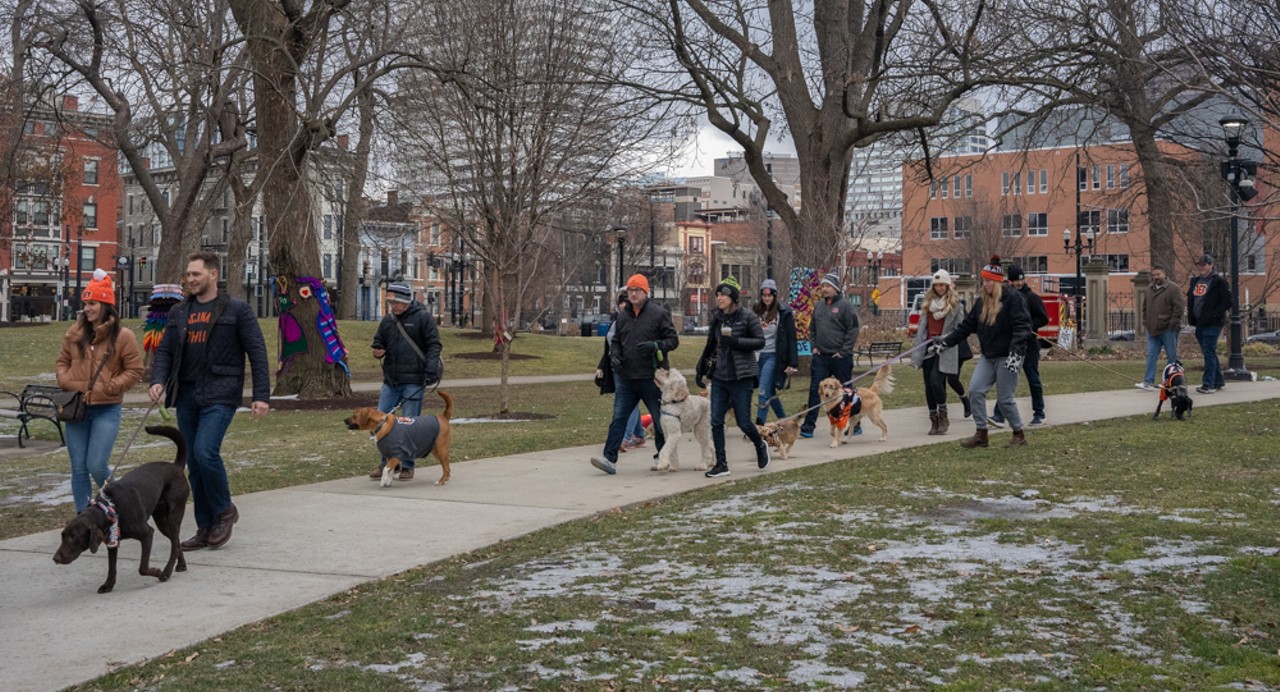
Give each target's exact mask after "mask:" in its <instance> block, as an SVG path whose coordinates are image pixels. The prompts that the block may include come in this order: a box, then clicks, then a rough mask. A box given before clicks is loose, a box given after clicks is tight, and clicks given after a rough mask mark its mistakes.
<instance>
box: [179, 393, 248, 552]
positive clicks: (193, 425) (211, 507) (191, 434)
mask: <svg viewBox="0 0 1280 692" xmlns="http://www.w3.org/2000/svg"><path fill="white" fill-rule="evenodd" d="M184 389H185V390H191V389H194V387H184V388H181V389H179V390H178V401H177V402H176V405H175V406H174V409H175V412H176V413H177V415H178V429H179V430H181V431H182V436H183V437H185V438H186V439H187V480H188V481H190V482H191V499H192V500H193V501H194V502H195V509H196V526H197V527H199V528H202V529H208V528H212V527H213V525H214V524H217V523H218V515H219V514H222V513H223V512H225V511H227V509H228V508H230V507H231V485H230V483H228V482H227V467H226V466H224V465H223V463H222V438H223V436H225V435H226V434H227V428H228V427H230V426H231V419H232V418H233V417H235V415H236V407H234V406H230V405H227V404H214V405H212V406H199V405H197V404H196V403H195V402H194V401H193V397H192V396H183V395H182V391H183V390H184Z"/></svg>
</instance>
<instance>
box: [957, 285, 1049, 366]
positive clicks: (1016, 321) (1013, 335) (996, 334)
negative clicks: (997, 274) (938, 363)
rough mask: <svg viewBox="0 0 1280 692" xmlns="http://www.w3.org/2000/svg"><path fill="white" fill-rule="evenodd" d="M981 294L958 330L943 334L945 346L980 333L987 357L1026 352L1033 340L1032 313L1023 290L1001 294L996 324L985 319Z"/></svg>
mask: <svg viewBox="0 0 1280 692" xmlns="http://www.w3.org/2000/svg"><path fill="white" fill-rule="evenodd" d="M984 300H985V298H983V297H979V298H978V299H977V300H975V301H973V307H972V308H971V309H970V310H969V314H968V315H965V318H964V321H963V322H961V323H960V324H959V325H958V326H956V328H955V329H952V330H951V331H950V332H947V334H946V336H944V337H942V345H943V346H946V347H947V348H950V347H952V346H955V345H956V344H958V343H960V341H961V340H963V339H967V338H969V335H970V334H973V333H975V332H977V334H978V346H979V347H980V348H981V351H982V355H983V357H985V358H986V359H987V360H998V359H1001V358H1005V357H1007V356H1008V355H1009V354H1010V353H1017V354H1018V355H1020V356H1021V355H1026V352H1027V344H1028V343H1029V341H1030V339H1031V334H1032V332H1031V313H1030V312H1028V311H1027V301H1026V300H1025V299H1024V298H1023V297H1022V294H1021V293H1018V292H1017V291H1012V290H1009V289H1007V288H1006V289H1005V290H1004V291H1003V293H1002V294H1001V296H1000V312H999V313H997V314H996V323H995V324H990V325H989V324H986V323H984V322H983V321H982V301H984Z"/></svg>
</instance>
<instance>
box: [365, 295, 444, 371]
mask: <svg viewBox="0 0 1280 692" xmlns="http://www.w3.org/2000/svg"><path fill="white" fill-rule="evenodd" d="M396 320H399V321H400V324H401V325H403V326H404V330H405V332H406V333H408V334H409V338H411V339H413V341H414V343H416V344H417V345H418V349H419V350H420V351H422V355H423V356H426V360H425V361H424V360H423V359H422V358H419V357H418V354H417V353H416V352H415V351H414V350H413V347H412V346H410V345H409V342H408V341H406V340H405V338H404V334H401V333H400V329H399V328H398V327H396ZM373 347H374V348H379V349H383V350H385V351H386V353H385V354H383V356H382V381H383V382H385V383H386V384H389V385H394V386H399V385H405V384H434V383H436V382H439V381H440V376H441V374H442V373H441V372H440V351H441V350H442V347H441V343H440V330H438V329H436V321H435V320H434V319H432V318H431V313H430V312H427V309H426V308H425V307H423V306H422V303H419V302H418V301H416V300H415V301H414V302H412V303H409V307H408V308H407V309H405V311H404V312H403V313H401V314H400V316H399V317H397V316H395V315H393V314H391V313H390V312H388V313H387V314H386V315H383V317H382V322H381V323H379V324H378V332H377V333H376V334H374V335H373Z"/></svg>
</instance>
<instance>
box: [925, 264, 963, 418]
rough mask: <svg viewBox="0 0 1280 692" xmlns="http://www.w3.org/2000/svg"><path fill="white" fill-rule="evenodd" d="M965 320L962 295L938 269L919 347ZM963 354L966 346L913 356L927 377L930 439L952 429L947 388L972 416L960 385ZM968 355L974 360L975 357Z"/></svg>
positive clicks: (929, 297) (943, 272)
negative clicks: (938, 352) (949, 388)
mask: <svg viewBox="0 0 1280 692" xmlns="http://www.w3.org/2000/svg"><path fill="white" fill-rule="evenodd" d="M963 319H964V307H963V305H962V304H961V302H960V294H958V293H956V290H955V286H954V284H953V282H952V280H951V274H950V273H949V272H947V270H946V269H939V270H938V271H937V272H934V275H933V281H932V283H930V284H929V292H928V293H927V294H925V297H924V301H923V303H922V304H921V306H920V328H919V329H918V330H917V331H916V344H922V343H924V342H926V341H928V340H930V339H937V338H939V337H942V336H943V335H945V334H947V333H949V332H950V331H951V330H953V329H955V328H956V325H958V324H960V322H961V320H963ZM962 350H965V351H967V350H968V348H967V347H966V346H964V345H956V346H952V347H951V348H948V349H946V350H945V351H943V352H942V353H941V354H939V355H938V356H936V357H932V358H926V357H925V354H924V351H923V349H922V350H919V351H916V352H915V353H913V354H912V356H911V365H912V366H914V367H917V368H920V369H921V370H922V371H923V373H924V394H925V402H926V403H927V404H928V405H929V424H930V427H929V434H930V435H945V434H947V431H948V430H949V429H950V428H951V420H950V419H949V418H948V414H947V384H951V385H952V387H953V388H956V392H957V393H958V394H960V400H961V401H962V402H964V404H965V410H966V413H965V416H966V417H968V415H969V414H968V413H967V411H968V409H969V405H968V404H969V399H968V397H967V395H966V394H965V391H964V386H963V385H961V384H960V367H961V366H962V365H963V364H964V360H967V359H964V358H962V354H961V351H962ZM968 355H969V357H970V358H972V357H973V354H972V353H969V354H968Z"/></svg>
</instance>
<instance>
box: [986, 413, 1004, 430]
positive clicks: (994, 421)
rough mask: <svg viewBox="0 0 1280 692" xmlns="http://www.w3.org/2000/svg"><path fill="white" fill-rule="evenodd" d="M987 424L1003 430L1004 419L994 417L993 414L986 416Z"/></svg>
mask: <svg viewBox="0 0 1280 692" xmlns="http://www.w3.org/2000/svg"><path fill="white" fill-rule="evenodd" d="M987 425H989V426H991V427H993V428H996V429H997V430H1003V429H1004V419H1003V418H996V417H995V416H991V417H989V418H987Z"/></svg>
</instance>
